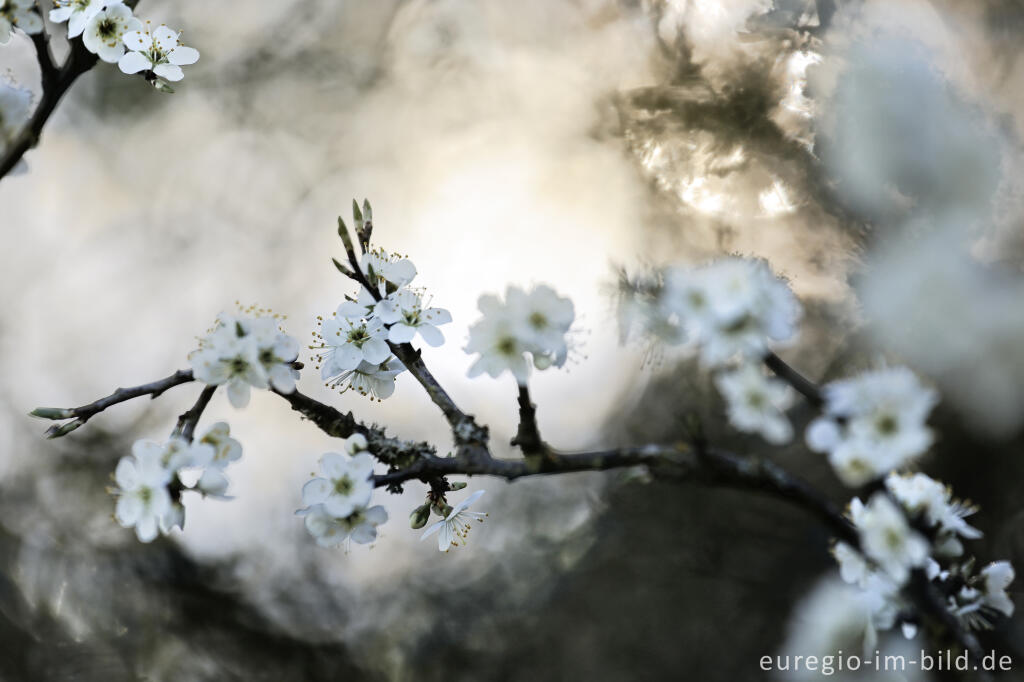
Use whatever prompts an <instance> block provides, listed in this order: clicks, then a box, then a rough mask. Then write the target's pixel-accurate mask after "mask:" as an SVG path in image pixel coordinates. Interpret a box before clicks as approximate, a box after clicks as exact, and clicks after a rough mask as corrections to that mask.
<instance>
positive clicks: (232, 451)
mask: <svg viewBox="0 0 1024 682" xmlns="http://www.w3.org/2000/svg"><path fill="white" fill-rule="evenodd" d="M194 447H195V448H197V449H200V450H203V449H205V450H206V451H207V453H208V454H207V455H206V456H205V457H204V461H205V466H206V469H205V470H204V471H203V474H202V476H200V478H199V480H198V481H197V482H196V485H195V488H196V490H198V491H199V492H201V493H203V495H206V496H208V497H218V498H224V497H225V493H226V492H227V489H228V485H229V481H228V477H227V474H226V473H225V471H224V470H225V469H226V468H227V466H228V464H230V463H231V462H234V461H237V460H238V459H239V458H241V456H242V444H241V443H239V442H238V441H237V440H236V439H234V438H232V437H231V427H230V426H228V424H227V423H226V422H217V423H216V424H214V425H213V426H211V427H210V428H209V430H207V432H206V433H205V434H203V435H202V436H201V437H200V438H198V439H197V440H196V442H195V444H194Z"/></svg>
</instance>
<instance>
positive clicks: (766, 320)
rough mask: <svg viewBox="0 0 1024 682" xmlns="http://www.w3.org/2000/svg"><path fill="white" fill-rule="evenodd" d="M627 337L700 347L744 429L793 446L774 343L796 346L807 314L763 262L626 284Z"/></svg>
mask: <svg viewBox="0 0 1024 682" xmlns="http://www.w3.org/2000/svg"><path fill="white" fill-rule="evenodd" d="M619 290H620V295H621V297H620V309H619V314H620V322H621V325H622V330H623V335H624V336H628V335H630V334H633V333H638V334H640V335H642V336H644V337H647V338H650V339H652V340H654V341H658V342H661V343H665V344H669V345H685V346H695V347H696V349H697V352H698V354H699V357H700V360H701V363H702V364H703V365H704V366H706V367H708V368H711V369H713V370H715V371H716V372H717V375H716V377H715V384H716V386H717V387H718V389H719V391H720V392H721V393H722V396H723V397H724V398H725V400H726V403H727V406H728V415H729V421H730V423H732V425H733V426H735V427H736V428H737V429H739V430H740V431H745V432H749V433H758V434H760V435H761V436H762V437H764V438H765V439H766V440H768V441H769V442H771V443H776V444H781V443H786V442H788V441H789V440H791V439H792V437H793V429H792V426H791V425H790V423H789V419H788V418H787V417H786V415H785V411H786V410H787V409H788V408H789V407H790V406H791V405H792V403H793V398H794V395H793V391H792V390H791V389H790V388H789V386H787V385H786V384H784V383H783V382H781V381H779V380H777V379H773V378H770V377H768V376H767V375H766V374H765V372H764V370H763V369H762V368H761V361H762V359H763V358H764V356H765V355H766V354H767V353H768V352H769V350H770V346H769V344H771V343H773V342H776V343H778V342H786V341H790V340H792V339H793V338H794V337H795V336H796V333H797V322H798V321H799V320H800V317H801V314H802V311H801V308H800V304H799V302H798V301H797V299H796V297H795V296H794V295H793V292H792V291H790V289H789V287H788V286H787V285H786V283H785V282H783V281H782V280H781V279H779V278H778V277H776V276H775V275H774V274H773V273H772V271H771V268H770V267H769V266H768V264H767V263H766V262H765V261H763V260H754V259H745V258H736V257H731V258H725V259H722V260H719V261H715V262H713V263H709V264H706V265H702V266H698V267H684V266H672V267H666V268H662V269H660V270H655V271H653V272H650V273H646V274H644V275H642V276H640V277H637V278H635V279H630V278H627V277H625V276H624V277H622V279H621V280H620V287H619Z"/></svg>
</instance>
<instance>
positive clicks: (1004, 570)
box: [980, 561, 1015, 616]
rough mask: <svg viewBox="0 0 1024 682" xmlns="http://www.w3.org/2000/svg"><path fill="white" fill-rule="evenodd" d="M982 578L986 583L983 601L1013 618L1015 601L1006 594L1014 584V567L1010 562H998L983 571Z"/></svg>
mask: <svg viewBox="0 0 1024 682" xmlns="http://www.w3.org/2000/svg"><path fill="white" fill-rule="evenodd" d="M980 575H981V578H982V580H983V581H984V592H983V596H982V601H983V602H984V603H985V604H986V605H987V606H989V607H991V608H993V609H995V610H997V611H1001V612H1002V613H1003V614H1005V615H1007V616H1012V615H1013V611H1014V605H1013V600H1011V599H1010V596H1009V595H1008V594H1007V593H1006V588H1007V587H1009V586H1010V583H1012V582H1013V579H1014V577H1015V576H1014V573H1013V566H1012V565H1011V564H1010V562H1009V561H996V562H994V563H991V564H989V565H988V566H986V567H985V568H983V569H981V574H980Z"/></svg>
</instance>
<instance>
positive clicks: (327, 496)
mask: <svg viewBox="0 0 1024 682" xmlns="http://www.w3.org/2000/svg"><path fill="white" fill-rule="evenodd" d="M344 450H345V452H344V454H343V453H339V452H328V453H326V454H324V456H323V457H321V458H320V473H321V476H317V477H315V478H313V479H311V480H310V481H309V482H308V483H306V485H304V486H303V487H302V503H303V504H305V505H306V506H305V507H303V508H302V509H300V510H298V511H297V512H295V513H296V514H297V515H299V516H303V517H305V523H306V530H308V531H309V533H310V535H312V536H313V537H314V538H316V541H317V544H318V545H320V546H321V547H338V546H340V545H343V544H346V543H347V542H348V541H350V540H351V541H352V542H356V543H359V544H366V543H370V542H373V541H374V540H376V539H377V526H379V525H381V524H383V523H384V522H385V521H387V520H388V514H387V512H386V511H384V507H382V506H380V505H377V506H374V507H370V506H368V505H369V504H370V497H371V496H372V495H373V489H374V483H373V456H372V455H371V454H370V453H369V452H368V451H367V443H366V437H365V436H363V435H362V434H355V435H353V436H351V437H350V438H347V439H346V440H345V442H344Z"/></svg>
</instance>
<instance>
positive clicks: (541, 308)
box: [465, 284, 575, 384]
mask: <svg viewBox="0 0 1024 682" xmlns="http://www.w3.org/2000/svg"><path fill="white" fill-rule="evenodd" d="M477 306H478V307H479V309H480V312H481V313H483V317H482V318H481V319H480V320H479V321H477V322H476V323H475V324H474V325H473V326H472V327H470V328H469V343H467V344H466V349H465V350H466V352H467V353H470V354H473V353H478V354H479V355H480V357H479V358H477V359H476V361H475V362H474V363H473V365H472V366H471V367H470V368H469V376H471V377H475V376H477V375H479V374H482V373H484V372H486V373H487V374H488V375H490V376H491V377H498V376H499V375H500V374H501V373H502V372H504V371H506V370H508V371H509V372H511V373H512V376H514V377H515V378H516V381H518V382H519V383H520V384H525V383H526V380H527V377H528V376H529V373H530V364H531V362H530V361H528V360H527V358H526V354H527V353H529V354H530V357H531V358H532V364H533V366H534V367H536V368H537V369H538V370H544V369H547V368H548V367H552V366H553V367H562V366H563V365H564V364H565V361H566V359H567V358H568V355H569V344H568V341H567V339H566V335H567V334H568V332H569V328H570V327H572V323H573V319H574V318H575V310H574V308H573V304H572V301H570V300H569V299H568V298H564V297H562V296H559V295H558V294H557V293H555V290H554V289H552V288H551V287H549V286H547V285H543V284H542V285H539V286H536V287H534V288H533V289H532V290H531V291H530V292H526V291H523V290H522V289H520V288H519V287H514V286H510V287H508V289H506V291H505V300H504V301H502V300H501V299H500V298H499V297H497V296H494V295H491V294H487V295H484V296H481V297H480V300H479V301H478V303H477Z"/></svg>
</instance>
